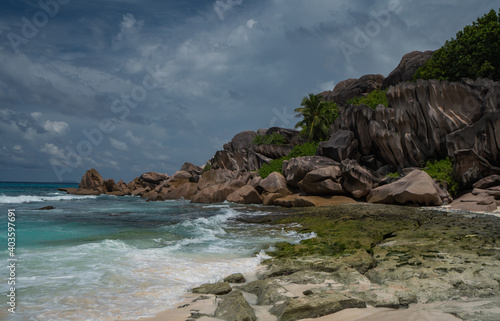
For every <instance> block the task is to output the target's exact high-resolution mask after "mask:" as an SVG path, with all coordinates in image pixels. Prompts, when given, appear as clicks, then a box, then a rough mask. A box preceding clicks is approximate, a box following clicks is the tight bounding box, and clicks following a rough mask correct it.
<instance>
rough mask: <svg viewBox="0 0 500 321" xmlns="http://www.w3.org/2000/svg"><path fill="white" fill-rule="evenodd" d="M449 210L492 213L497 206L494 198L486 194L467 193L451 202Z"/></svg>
mask: <svg viewBox="0 0 500 321" xmlns="http://www.w3.org/2000/svg"><path fill="white" fill-rule="evenodd" d="M450 208H452V209H455V210H462V211H470V212H493V211H495V210H496V209H497V204H496V201H495V198H494V197H493V196H490V195H488V194H486V193H482V194H478V195H474V194H472V193H469V194H465V195H463V196H461V197H460V198H457V199H456V200H455V201H453V203H451V204H450Z"/></svg>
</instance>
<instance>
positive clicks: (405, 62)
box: [382, 50, 434, 89]
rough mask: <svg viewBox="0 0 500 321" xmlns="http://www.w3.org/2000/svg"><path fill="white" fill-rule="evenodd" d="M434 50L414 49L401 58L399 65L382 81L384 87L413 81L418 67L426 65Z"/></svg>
mask: <svg viewBox="0 0 500 321" xmlns="http://www.w3.org/2000/svg"><path fill="white" fill-rule="evenodd" d="M433 53H434V51H430V50H429V51H412V52H410V53H407V54H406V55H404V56H403V58H401V61H400V63H399V65H398V66H397V67H396V69H394V70H393V71H392V72H391V73H390V74H389V76H387V78H385V79H384V81H383V83H382V89H385V88H388V87H389V86H394V85H396V84H399V83H400V82H405V81H412V80H413V76H414V75H415V72H416V71H417V69H418V68H420V67H422V66H423V65H425V63H426V62H427V60H429V59H430V58H431V57H432V54H433Z"/></svg>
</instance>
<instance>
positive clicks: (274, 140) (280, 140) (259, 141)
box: [252, 133, 286, 145]
mask: <svg viewBox="0 0 500 321" xmlns="http://www.w3.org/2000/svg"><path fill="white" fill-rule="evenodd" d="M252 144H254V145H263V144H266V145H285V144H286V138H285V136H283V135H281V134H280V133H272V134H270V135H264V136H263V135H257V136H255V137H254V139H253V140H252Z"/></svg>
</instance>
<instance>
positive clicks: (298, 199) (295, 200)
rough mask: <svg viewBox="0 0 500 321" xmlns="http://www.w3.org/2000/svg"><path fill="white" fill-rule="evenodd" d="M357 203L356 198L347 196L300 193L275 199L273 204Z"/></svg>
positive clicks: (305, 205) (295, 205)
mask: <svg viewBox="0 0 500 321" xmlns="http://www.w3.org/2000/svg"><path fill="white" fill-rule="evenodd" d="M348 203H356V201H355V200H353V199H352V198H349V197H346V196H337V195H336V196H328V197H326V196H305V195H299V194H293V195H288V196H285V197H280V198H278V199H275V200H274V202H273V204H274V205H277V206H282V207H311V206H328V205H338V204H348Z"/></svg>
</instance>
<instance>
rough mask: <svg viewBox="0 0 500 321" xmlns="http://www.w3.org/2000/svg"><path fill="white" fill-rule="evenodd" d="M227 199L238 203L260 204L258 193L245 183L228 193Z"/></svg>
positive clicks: (260, 199)
mask: <svg viewBox="0 0 500 321" xmlns="http://www.w3.org/2000/svg"><path fill="white" fill-rule="evenodd" d="M227 201H228V202H233V203H239V204H262V198H261V197H260V195H259V193H258V192H257V190H255V188H253V187H252V186H250V185H245V186H243V187H241V188H239V189H237V190H236V191H234V192H233V193H231V194H229V195H228V196H227Z"/></svg>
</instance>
